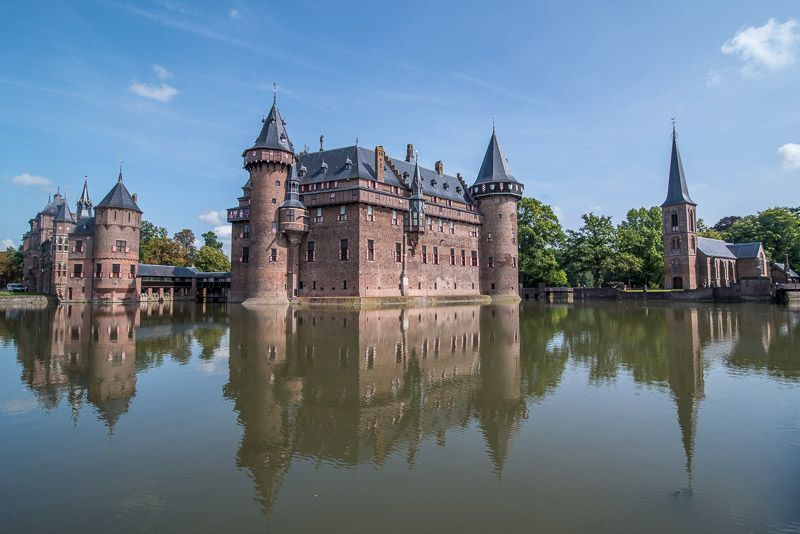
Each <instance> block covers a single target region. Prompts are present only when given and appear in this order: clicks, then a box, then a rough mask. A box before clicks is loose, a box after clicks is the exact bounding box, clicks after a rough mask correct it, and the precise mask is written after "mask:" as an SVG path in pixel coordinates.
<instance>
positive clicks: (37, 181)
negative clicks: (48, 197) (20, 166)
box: [11, 172, 55, 191]
mask: <svg viewBox="0 0 800 534" xmlns="http://www.w3.org/2000/svg"><path fill="white" fill-rule="evenodd" d="M11 182H12V183H13V184H15V185H21V186H23V187H39V188H42V189H44V190H45V191H53V190H54V189H55V185H53V182H52V181H51V180H50V178H47V177H45V176H39V175H37V174H28V173H27V172H26V173H23V174H18V175H17V176H12V177H11Z"/></svg>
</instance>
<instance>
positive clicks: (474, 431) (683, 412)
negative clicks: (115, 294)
mask: <svg viewBox="0 0 800 534" xmlns="http://www.w3.org/2000/svg"><path fill="white" fill-rule="evenodd" d="M0 514H2V515H0V530H1V531H4V532H16V531H78V530H87V529H91V530H95V531H100V530H125V531H148V530H160V531H163V530H177V529H183V530H188V529H192V530H197V531H223V530H225V531H231V530H237V531H239V530H241V531H263V530H265V529H273V530H275V531H318V530H322V531H326V532H375V531H377V532H389V531H412V530H413V531H422V532H428V531H431V532H432V531H438V532H455V531H458V532H468V531H473V532H486V531H491V532H512V531H525V532H528V531H543V532H548V531H549V532H552V531H572V532H585V531H587V530H592V531H638V532H642V531H649V532H652V531H662V532H675V531H681V532H711V531H715V532H764V531H776V532H778V531H779V532H787V531H790V532H798V531H800V313H798V312H797V311H791V310H789V309H787V308H779V307H775V306H752V305H742V306H738V305H736V306H734V305H731V306H680V307H679V306H671V307H666V306H655V307H643V306H631V305H617V304H604V305H575V306H550V307H540V306H528V305H523V306H521V307H518V306H511V307H509V306H477V305H475V306H470V305H464V306H457V307H439V308H425V309H410V310H403V311H401V310H379V311H362V312H345V311H333V310H324V311H316V310H314V311H312V310H297V311H295V310H289V309H286V308H277V309H261V310H247V309H245V308H241V307H233V306H231V307H229V308H224V307H199V306H197V307H196V306H194V305H182V304H175V305H174V306H172V305H158V306H150V307H143V308H139V307H135V308H133V307H123V306H115V307H110V306H109V307H89V306H77V305H73V306H62V307H59V308H57V309H55V308H51V309H45V310H4V311H0Z"/></svg>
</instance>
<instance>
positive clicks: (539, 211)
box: [517, 198, 567, 287]
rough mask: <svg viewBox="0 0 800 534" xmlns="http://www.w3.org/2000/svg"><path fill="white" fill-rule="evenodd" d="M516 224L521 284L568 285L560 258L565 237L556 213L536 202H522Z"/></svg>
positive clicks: (528, 285)
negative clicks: (559, 250) (558, 255)
mask: <svg viewBox="0 0 800 534" xmlns="http://www.w3.org/2000/svg"><path fill="white" fill-rule="evenodd" d="M517 220H518V230H517V236H518V237H517V239H518V243H519V274H520V279H521V281H522V284H523V285H524V286H527V287H531V286H533V285H535V284H538V283H544V284H547V285H550V286H563V285H566V283H567V274H566V273H565V272H564V269H562V268H561V266H560V265H559V262H558V258H557V252H558V248H559V247H560V246H561V245H562V244H563V243H564V238H565V236H564V231H563V230H562V229H561V224H560V223H559V222H558V217H556V215H555V213H554V212H553V209H552V208H551V207H550V206H548V205H547V204H543V203H541V202H540V201H538V200H536V199H535V198H523V199H522V200H520V201H519V204H518V205H517Z"/></svg>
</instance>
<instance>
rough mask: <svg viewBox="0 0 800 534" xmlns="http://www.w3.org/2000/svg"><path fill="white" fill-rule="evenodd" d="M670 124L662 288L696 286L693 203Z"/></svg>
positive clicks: (662, 205)
mask: <svg viewBox="0 0 800 534" xmlns="http://www.w3.org/2000/svg"><path fill="white" fill-rule="evenodd" d="M677 137H678V136H677V134H676V133H675V125H674V124H673V125H672V159H671V161H670V164H669V184H668V186H667V199H666V200H665V201H664V203H663V204H661V214H662V216H663V221H664V288H665V289H697V234H696V231H697V203H696V202H694V201H693V200H692V199H691V198H690V197H689V189H688V188H687V187H686V177H685V176H684V174H683V163H682V162H681V155H680V152H678V141H677Z"/></svg>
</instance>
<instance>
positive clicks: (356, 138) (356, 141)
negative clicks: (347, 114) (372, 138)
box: [356, 136, 358, 146]
mask: <svg viewBox="0 0 800 534" xmlns="http://www.w3.org/2000/svg"><path fill="white" fill-rule="evenodd" d="M356 146H358V136H356Z"/></svg>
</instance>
